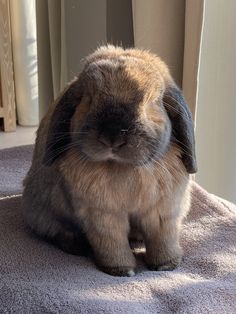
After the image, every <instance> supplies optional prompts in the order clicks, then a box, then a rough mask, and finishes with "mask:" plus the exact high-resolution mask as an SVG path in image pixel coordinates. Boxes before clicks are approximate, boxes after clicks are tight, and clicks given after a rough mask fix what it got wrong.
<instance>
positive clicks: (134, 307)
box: [0, 183, 236, 314]
mask: <svg viewBox="0 0 236 314" xmlns="http://www.w3.org/2000/svg"><path fill="white" fill-rule="evenodd" d="M20 202H21V199H20V197H10V198H3V199H2V200H0V252H1V254H0V313H17V314H21V313H22V314H27V313H29V314H34V313H43V314H46V313H61V314H62V313H107V314H112V313H129V314H131V313H135V314H145V313H189V314H194V313H198V314H199V313H201V314H204V313H214V314H216V313H219V314H222V313H227V314H230V313H236V274H235V270H236V258H235V257H236V256H235V243H236V227H235V222H236V214H235V212H234V211H233V210H235V205H233V204H231V203H228V202H225V201H222V200H220V199H219V198H217V197H215V196H213V195H210V194H209V193H207V192H206V191H205V190H203V189H202V188H200V187H199V186H198V185H196V184H194V183H193V184H192V206H191V211H190V212H189V215H188V217H187V219H186V221H185V222H184V227H183V230H182V237H181V242H182V245H183V248H184V260H183V262H182V264H181V266H180V267H179V268H177V269H176V270H174V271H170V272H154V271H148V270H147V269H146V267H145V264H144V263H143V262H142V255H141V254H140V255H139V266H138V274H137V275H136V276H135V277H131V278H124V277H123V278H122V277H112V276H110V275H107V274H104V273H103V272H101V271H99V270H98V269H97V268H96V267H95V266H94V263H93V262H92V261H91V260H89V259H87V258H84V257H77V256H72V255H69V254H65V253H63V252H62V251H60V250H59V249H57V248H55V247H53V246H51V245H49V244H47V243H45V242H43V241H41V240H40V239H38V238H37V237H35V236H33V235H31V234H30V233H29V232H28V231H27V230H26V228H25V226H24V223H23V220H22V215H21V211H20Z"/></svg>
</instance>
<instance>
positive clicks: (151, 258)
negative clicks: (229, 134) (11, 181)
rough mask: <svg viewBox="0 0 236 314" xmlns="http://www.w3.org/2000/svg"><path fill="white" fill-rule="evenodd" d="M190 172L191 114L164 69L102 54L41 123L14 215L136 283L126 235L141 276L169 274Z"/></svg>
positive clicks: (128, 53) (126, 52) (133, 54)
mask: <svg viewBox="0 0 236 314" xmlns="http://www.w3.org/2000/svg"><path fill="white" fill-rule="evenodd" d="M196 171H197V164H196V157H195V139H194V128H193V120H192V115H191V113H190V110H189V108H188V106H187V104H186V102H185V100H184V98H183V95H182V92H181V90H180V89H179V88H178V87H177V85H176V83H175V82H174V80H173V78H172V77H171V74H170V72H169V70H168V67H167V66H166V64H165V63H164V62H163V61H162V60H161V59H160V58H159V57H158V56H157V55H155V54H153V53H151V52H148V51H146V50H139V49H135V48H129V49H123V48H121V47H116V46H112V45H106V46H102V47H99V48H98V49H97V50H95V52H93V53H92V54H91V55H89V56H88V57H87V58H86V59H85V62H84V67H83V70H82V71H81V73H80V74H79V75H78V76H77V77H75V79H74V80H73V81H72V82H70V83H69V84H68V86H67V87H66V88H65V90H64V91H63V92H62V93H61V95H60V96H59V97H58V99H57V100H56V101H55V102H54V104H52V106H50V108H49V110H48V112H47V114H46V115H45V117H44V118H43V119H42V121H41V123H40V126H39V129H38V131H37V138H36V144H35V149H34V154H33V160H32V165H31V168H30V170H29V172H28V174H27V176H26V178H25V180H24V192H23V202H22V204H23V216H24V219H25V222H26V224H27V225H28V226H29V227H30V229H31V230H32V231H33V232H35V233H36V234H37V235H39V236H41V237H44V238H45V239H46V240H49V241H51V242H52V243H53V244H55V245H57V246H58V247H59V248H61V249H62V250H64V251H65V252H68V253H71V254H77V255H89V254H90V253H89V252H92V256H93V258H94V260H95V264H96V265H97V267H99V268H100V269H101V270H102V271H104V272H105V273H108V274H110V275H114V276H133V275H135V272H136V260H135V256H134V254H133V252H132V250H131V248H130V243H129V238H130V237H132V230H134V231H135V232H136V233H138V234H139V236H141V238H142V239H143V241H144V244H145V247H146V253H145V263H146V265H147V267H148V268H149V269H151V270H156V271H161V270H172V269H174V268H175V267H177V266H178V265H179V264H180V262H181V258H182V255H183V252H182V249H181V247H180V244H179V234H180V230H181V222H182V220H183V218H184V217H185V215H186V214H187V212H188V209H189V206H190V190H191V188H190V174H192V173H195V172H196Z"/></svg>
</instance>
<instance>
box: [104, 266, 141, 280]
mask: <svg viewBox="0 0 236 314" xmlns="http://www.w3.org/2000/svg"><path fill="white" fill-rule="evenodd" d="M100 269H101V270H102V271H104V272H105V273H107V274H109V275H112V276H120V277H132V276H134V275H135V271H134V269H133V268H132V267H126V266H123V267H122V266H116V267H100Z"/></svg>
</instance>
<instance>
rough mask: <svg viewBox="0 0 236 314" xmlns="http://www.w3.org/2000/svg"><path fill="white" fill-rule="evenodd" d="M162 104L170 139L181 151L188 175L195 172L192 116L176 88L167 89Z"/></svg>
mask: <svg viewBox="0 0 236 314" xmlns="http://www.w3.org/2000/svg"><path fill="white" fill-rule="evenodd" d="M163 104H164V107H165V109H166V111H167V113H168V116H169V118H170V120H171V123H172V137H173V141H176V144H178V145H179V146H180V147H181V149H182V160H183V163H184V166H185V168H186V170H187V171H188V173H195V172H197V162H196V156H195V139H194V127H193V120H192V114H191V112H190V110H189V108H188V105H187V104H186V102H185V100H184V97H183V95H182V92H181V91H180V89H179V88H177V87H175V86H174V87H173V86H172V87H168V88H167V89H166V91H165V93H164V96H163Z"/></svg>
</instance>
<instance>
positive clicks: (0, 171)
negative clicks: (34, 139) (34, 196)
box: [0, 145, 34, 196]
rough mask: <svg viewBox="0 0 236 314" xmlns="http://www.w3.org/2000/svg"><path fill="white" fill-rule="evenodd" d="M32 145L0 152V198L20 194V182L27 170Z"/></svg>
mask: <svg viewBox="0 0 236 314" xmlns="http://www.w3.org/2000/svg"><path fill="white" fill-rule="evenodd" d="M33 147H34V146H33V145H26V146H19V147H13V148H7V149H3V150H0V196H7V195H14V194H19V193H21V192H22V180H23V178H24V177H25V175H26V173H27V171H28V170H29V167H30V163H31V159H32V152H33Z"/></svg>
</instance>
